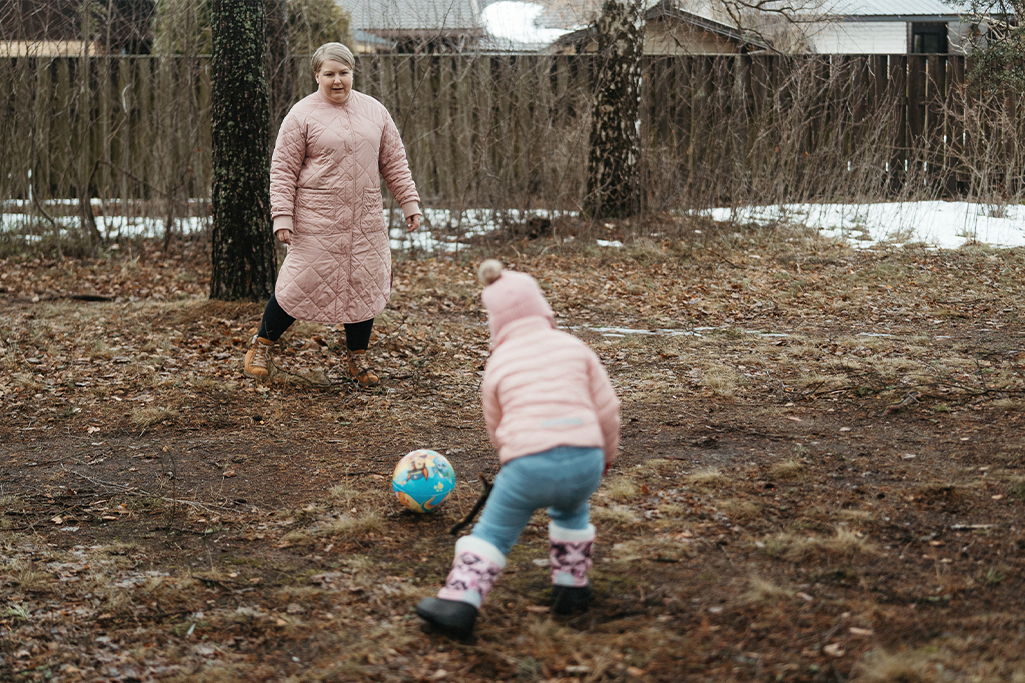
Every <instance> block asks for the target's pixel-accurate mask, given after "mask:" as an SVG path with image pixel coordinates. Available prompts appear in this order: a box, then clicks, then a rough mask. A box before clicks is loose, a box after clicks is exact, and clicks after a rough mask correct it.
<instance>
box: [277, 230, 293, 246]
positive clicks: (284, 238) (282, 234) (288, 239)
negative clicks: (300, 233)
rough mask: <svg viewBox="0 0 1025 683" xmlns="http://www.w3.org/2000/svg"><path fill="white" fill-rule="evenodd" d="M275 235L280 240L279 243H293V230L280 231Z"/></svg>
mask: <svg viewBox="0 0 1025 683" xmlns="http://www.w3.org/2000/svg"><path fill="white" fill-rule="evenodd" d="M274 235H275V236H276V237H277V238H278V241H279V242H281V243H282V244H291V243H292V231H291V230H278V231H277V232H276V233H274Z"/></svg>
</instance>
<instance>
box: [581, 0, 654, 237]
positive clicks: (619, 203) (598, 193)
mask: <svg viewBox="0 0 1025 683" xmlns="http://www.w3.org/2000/svg"><path fill="white" fill-rule="evenodd" d="M643 53H644V3H643V1H642V0H605V3H604V4H603V5H602V13H601V17H599V19H598V60H599V66H598V77H597V79H596V81H595V92H594V113H593V115H592V119H591V136H590V144H591V149H590V154H589V156H588V163H587V197H586V199H585V207H584V208H585V212H586V213H587V214H589V215H590V216H592V217H594V218H622V217H626V216H632V215H634V214H636V213H637V212H638V210H639V209H640V197H639V182H638V178H639V169H640V95H641V57H642V56H643Z"/></svg>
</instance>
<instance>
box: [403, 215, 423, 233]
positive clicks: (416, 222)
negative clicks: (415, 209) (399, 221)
mask: <svg viewBox="0 0 1025 683" xmlns="http://www.w3.org/2000/svg"><path fill="white" fill-rule="evenodd" d="M406 225H407V226H409V231H410V232H413V231H414V230H416V229H417V228H419V227H420V214H418V213H415V214H413V215H412V216H407V217H406Z"/></svg>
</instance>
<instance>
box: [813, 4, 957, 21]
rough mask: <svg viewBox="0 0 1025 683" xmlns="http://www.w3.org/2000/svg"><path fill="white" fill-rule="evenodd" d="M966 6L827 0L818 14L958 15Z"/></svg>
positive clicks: (857, 15) (868, 15)
mask: <svg viewBox="0 0 1025 683" xmlns="http://www.w3.org/2000/svg"><path fill="white" fill-rule="evenodd" d="M966 12H967V10H966V8H964V7H959V6H958V5H957V4H955V3H947V2H943V0H826V2H824V3H823V4H822V6H821V7H820V8H818V9H817V10H816V12H815V13H816V14H824V15H832V16H847V17H957V16H960V15H961V14H965V13H966Z"/></svg>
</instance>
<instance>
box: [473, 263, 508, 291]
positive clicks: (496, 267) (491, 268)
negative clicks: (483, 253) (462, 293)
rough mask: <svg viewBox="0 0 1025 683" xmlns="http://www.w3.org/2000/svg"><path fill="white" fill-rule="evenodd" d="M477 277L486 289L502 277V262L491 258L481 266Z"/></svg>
mask: <svg viewBox="0 0 1025 683" xmlns="http://www.w3.org/2000/svg"><path fill="white" fill-rule="evenodd" d="M477 277H478V279H480V281H481V284H483V285H484V286H485V287H486V286H488V285H490V284H491V283H492V282H494V281H495V280H497V279H498V278H500V277H502V264H501V262H500V261H498V260H496V259H493V258H489V259H487V260H486V261H484V263H482V264H480V268H479V269H478V270H477Z"/></svg>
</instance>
